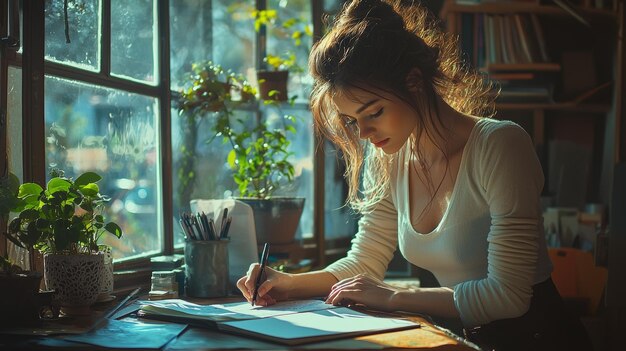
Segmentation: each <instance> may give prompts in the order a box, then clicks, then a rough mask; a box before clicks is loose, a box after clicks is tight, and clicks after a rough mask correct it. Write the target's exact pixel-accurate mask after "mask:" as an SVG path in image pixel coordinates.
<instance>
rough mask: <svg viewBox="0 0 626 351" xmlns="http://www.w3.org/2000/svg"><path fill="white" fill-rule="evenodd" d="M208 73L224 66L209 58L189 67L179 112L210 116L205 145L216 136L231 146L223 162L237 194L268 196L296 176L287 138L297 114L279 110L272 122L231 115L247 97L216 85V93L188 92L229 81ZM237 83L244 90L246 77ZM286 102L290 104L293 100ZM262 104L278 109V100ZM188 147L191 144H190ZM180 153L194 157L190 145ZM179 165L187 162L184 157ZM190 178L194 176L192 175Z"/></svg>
mask: <svg viewBox="0 0 626 351" xmlns="http://www.w3.org/2000/svg"><path fill="white" fill-rule="evenodd" d="M198 72H200V73H198ZM203 72H208V73H203ZM211 72H223V70H222V69H221V67H220V66H219V65H216V64H214V63H212V62H207V63H205V64H204V65H194V66H193V72H192V74H191V75H190V78H191V80H190V81H189V82H188V87H187V88H186V89H185V90H183V92H182V93H181V96H180V100H179V102H178V109H179V115H180V116H182V117H184V118H186V119H187V120H189V121H193V122H194V124H195V120H196V119H197V118H211V128H212V135H211V137H210V138H209V139H208V140H207V143H211V142H213V141H214V140H215V139H216V138H218V139H222V142H223V143H225V144H229V145H230V146H231V150H230V152H229V153H228V156H227V159H226V161H227V163H228V165H229V166H230V168H231V169H232V170H233V180H234V181H235V183H236V184H237V186H238V190H239V196H241V197H255V198H268V197H271V196H272V194H273V192H274V191H275V190H277V189H278V187H279V186H280V184H282V183H283V182H291V181H292V179H293V176H294V167H293V165H292V164H291V162H290V161H289V157H290V156H291V155H292V153H291V152H289V145H290V141H289V139H288V138H287V134H288V133H294V132H295V127H294V124H293V122H294V119H295V117H294V116H292V115H282V114H281V115H282V116H281V118H279V121H278V123H277V124H276V125H271V126H270V125H268V123H267V121H263V120H262V118H260V119H259V120H257V121H245V120H242V119H240V118H235V114H234V111H235V110H236V109H237V108H238V107H241V104H242V103H245V101H241V100H234V99H233V95H232V94H230V93H229V92H228V90H217V89H216V90H215V91H216V92H219V94H217V93H215V94H214V93H205V90H204V89H199V88H197V89H195V90H201V91H202V93H200V94H193V93H192V92H193V91H194V87H202V86H207V87H213V86H215V87H218V86H223V85H224V84H228V81H227V80H224V77H225V76H220V75H219V74H217V75H215V74H211ZM226 76H230V75H226ZM220 78H221V79H220ZM241 83H242V86H243V87H244V88H243V89H244V90H245V89H248V88H246V87H247V86H248V83H247V82H245V80H244V81H241ZM290 103H291V104H293V99H292V100H291V101H290ZM263 104H264V105H266V106H275V107H278V108H279V110H280V104H279V103H278V102H276V101H273V100H266V101H263ZM215 107H219V108H218V109H216V108H215ZM187 145H189V146H191V142H188V143H187ZM193 145H195V142H194V144H193ZM184 151H185V152H186V154H183V157H191V156H192V155H193V154H192V153H190V152H189V149H185V150H184ZM186 155H187V156H186ZM182 164H183V165H189V163H185V160H183V161H182ZM185 172H186V173H187V174H188V175H192V174H193V173H192V172H193V170H192V169H186V170H185ZM193 177H194V178H195V174H193ZM187 180H188V179H187Z"/></svg>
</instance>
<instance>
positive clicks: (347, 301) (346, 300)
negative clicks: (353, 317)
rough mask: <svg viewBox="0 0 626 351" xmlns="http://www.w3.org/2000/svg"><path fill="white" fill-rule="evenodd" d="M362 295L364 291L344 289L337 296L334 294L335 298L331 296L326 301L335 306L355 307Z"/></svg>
mask: <svg viewBox="0 0 626 351" xmlns="http://www.w3.org/2000/svg"><path fill="white" fill-rule="evenodd" d="M361 293H362V291H361V290H360V289H344V290H341V291H338V292H337V293H336V294H333V296H329V298H328V299H327V300H326V303H328V304H332V305H335V306H350V305H354V304H355V301H356V300H357V298H358V295H359V294H361Z"/></svg>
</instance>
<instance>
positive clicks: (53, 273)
mask: <svg viewBox="0 0 626 351" xmlns="http://www.w3.org/2000/svg"><path fill="white" fill-rule="evenodd" d="M50 175H51V179H50V180H49V181H48V183H47V185H46V188H45V189H44V188H42V187H41V186H40V185H39V184H36V183H24V184H22V185H20V186H19V191H18V193H17V197H16V198H17V201H16V203H15V205H14V206H13V207H12V208H11V209H10V211H11V212H15V213H18V214H19V215H18V217H16V218H15V219H13V220H12V221H11V222H10V223H9V225H8V231H7V232H6V233H4V234H5V236H6V237H7V239H9V240H10V241H11V242H12V243H13V244H15V245H17V246H20V247H23V248H25V249H28V250H30V251H32V250H33V249H34V250H37V251H39V252H40V253H42V254H43V255H44V280H45V284H46V288H47V289H48V290H54V291H55V293H54V303H55V304H57V305H59V306H61V307H62V308H64V309H65V311H66V312H68V313H72V312H82V311H85V310H86V308H88V306H90V305H91V304H93V303H94V302H95V301H96V299H97V298H98V296H99V295H100V293H101V290H102V286H103V280H104V279H105V278H106V277H105V273H104V272H105V271H104V269H105V261H104V259H105V253H106V251H108V247H106V246H104V245H99V244H98V242H99V240H100V239H101V237H102V236H103V235H104V234H105V233H111V234H113V235H115V236H116V237H117V238H121V236H122V230H121V228H120V227H119V225H117V224H116V223H114V222H108V223H105V221H104V217H103V215H102V212H103V210H104V205H105V203H106V202H107V201H108V200H109V198H108V197H106V196H104V195H102V194H100V189H99V187H98V185H97V184H96V183H97V182H98V181H100V180H101V179H102V177H101V176H100V175H98V174H97V173H94V172H86V173H83V174H82V175H80V176H79V177H77V178H76V180H74V179H72V178H67V177H65V175H64V173H63V171H61V170H57V169H53V170H52V171H51V173H50ZM31 256H32V255H31ZM31 262H32V261H31Z"/></svg>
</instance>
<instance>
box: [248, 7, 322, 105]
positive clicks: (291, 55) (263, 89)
mask: <svg viewBox="0 0 626 351" xmlns="http://www.w3.org/2000/svg"><path fill="white" fill-rule="evenodd" d="M250 17H252V18H253V19H254V29H255V30H256V31H257V32H259V31H260V30H261V28H263V27H267V26H268V25H270V24H271V25H274V28H275V31H274V32H275V34H276V36H277V37H280V38H283V39H288V40H293V45H294V47H293V49H294V50H287V51H285V52H282V53H276V54H274V53H271V52H268V53H267V54H266V56H265V58H263V62H265V63H266V64H267V66H268V67H269V68H270V69H267V70H264V69H260V70H258V71H257V80H258V83H259V93H260V96H261V98H262V99H263V100H276V101H286V100H289V92H288V89H287V82H288V80H289V72H291V73H302V72H304V69H303V68H302V67H300V66H299V65H298V63H297V55H296V52H295V49H296V48H297V47H300V46H301V45H302V38H303V37H305V36H308V37H311V36H312V34H313V31H312V30H311V26H310V25H308V24H306V23H304V22H303V21H302V20H300V19H298V18H294V17H291V18H288V19H286V20H285V21H283V22H279V21H278V15H277V12H276V10H253V11H251V13H250ZM294 98H295V97H294Z"/></svg>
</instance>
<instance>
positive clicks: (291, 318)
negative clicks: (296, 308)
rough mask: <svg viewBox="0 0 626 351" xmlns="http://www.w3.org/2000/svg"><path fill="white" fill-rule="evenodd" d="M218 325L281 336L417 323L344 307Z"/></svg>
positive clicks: (320, 334) (363, 331)
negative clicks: (372, 314) (374, 315)
mask: <svg viewBox="0 0 626 351" xmlns="http://www.w3.org/2000/svg"><path fill="white" fill-rule="evenodd" d="M221 325H226V326H230V327H233V328H234V329H238V330H244V331H248V332H251V333H255V334H262V335H267V336H271V337H273V338H280V339H302V338H315V337H324V336H330V335H341V334H350V335H352V334H355V333H356V334H368V333H370V332H382V331H386V330H395V329H404V328H411V327H418V326H419V324H417V323H414V322H411V321H408V320H403V319H392V318H381V317H373V316H369V315H366V314H363V313H360V312H357V311H354V310H351V309H349V308H345V307H340V308H335V309H332V310H322V311H313V312H305V313H296V314H286V315H280V316H276V317H274V318H269V319H254V320H243V321H233V322H224V323H221Z"/></svg>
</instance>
